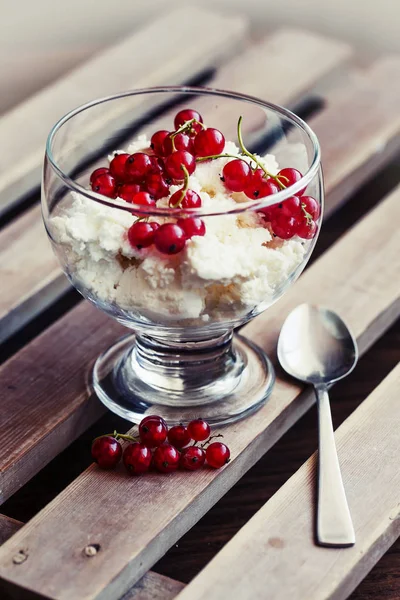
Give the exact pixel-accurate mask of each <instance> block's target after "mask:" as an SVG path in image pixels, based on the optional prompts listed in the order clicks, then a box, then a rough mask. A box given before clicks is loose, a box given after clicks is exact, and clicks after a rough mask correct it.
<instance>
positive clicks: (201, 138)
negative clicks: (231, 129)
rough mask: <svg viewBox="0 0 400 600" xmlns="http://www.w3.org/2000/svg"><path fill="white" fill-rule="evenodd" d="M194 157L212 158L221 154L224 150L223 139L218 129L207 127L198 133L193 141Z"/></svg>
mask: <svg viewBox="0 0 400 600" xmlns="http://www.w3.org/2000/svg"><path fill="white" fill-rule="evenodd" d="M193 146H194V153H195V155H196V156H212V155H215V154H221V152H222V151H223V149H224V148H225V138H224V136H223V134H222V133H221V132H220V131H219V130H218V129H213V128H212V127H209V128H208V129H203V130H202V131H200V132H199V133H198V134H197V136H196V137H195V139H194V145H193Z"/></svg>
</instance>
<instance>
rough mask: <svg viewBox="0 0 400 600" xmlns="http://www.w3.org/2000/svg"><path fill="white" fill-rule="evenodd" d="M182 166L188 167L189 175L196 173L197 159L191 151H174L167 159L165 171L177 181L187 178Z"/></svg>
mask: <svg viewBox="0 0 400 600" xmlns="http://www.w3.org/2000/svg"><path fill="white" fill-rule="evenodd" d="M182 166H183V167H185V168H186V170H187V172H188V173H189V175H191V174H192V173H194V170H195V168H196V161H195V158H194V156H193V154H190V152H187V151H186V150H177V151H176V152H172V154H170V155H169V156H167V158H166V159H165V172H166V173H167V175H169V177H171V178H172V179H175V180H177V181H182V179H185V173H184V170H183V169H182Z"/></svg>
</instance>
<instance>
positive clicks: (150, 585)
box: [0, 514, 185, 600]
mask: <svg viewBox="0 0 400 600" xmlns="http://www.w3.org/2000/svg"><path fill="white" fill-rule="evenodd" d="M22 526H23V523H21V521H16V520H15V519H11V518H10V517H7V516H6V515H2V514H0V545H1V544H4V542H5V541H6V540H8V539H9V538H10V537H11V536H12V535H14V533H16V532H17V531H18V529H21V527H22ZM184 586H185V584H184V583H181V582H180V581H175V580H174V579H171V578H170V577H165V576H164V575H159V574H158V573H154V571H149V572H148V573H146V575H144V576H143V577H142V579H140V581H138V582H137V583H136V584H135V585H134V586H133V587H132V588H131V589H130V590H128V591H127V592H126V594H124V595H123V597H122V598H120V600H173V599H174V598H175V597H176V596H177V595H178V594H179V592H180V591H181V590H182V589H183V588H184Z"/></svg>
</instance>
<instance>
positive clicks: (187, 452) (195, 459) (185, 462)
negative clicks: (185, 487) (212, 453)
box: [179, 446, 206, 471]
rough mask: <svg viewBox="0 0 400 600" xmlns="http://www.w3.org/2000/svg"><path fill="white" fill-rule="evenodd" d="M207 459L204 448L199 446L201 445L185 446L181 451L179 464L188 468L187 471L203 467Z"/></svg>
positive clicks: (183, 467)
mask: <svg viewBox="0 0 400 600" xmlns="http://www.w3.org/2000/svg"><path fill="white" fill-rule="evenodd" d="M205 460H206V453H205V451H204V450H203V448H199V446H190V448H185V449H184V450H183V452H182V453H181V458H180V461H179V465H180V467H181V468H182V469H186V470H187V471H197V469H201V467H202V466H203V465H204V461H205Z"/></svg>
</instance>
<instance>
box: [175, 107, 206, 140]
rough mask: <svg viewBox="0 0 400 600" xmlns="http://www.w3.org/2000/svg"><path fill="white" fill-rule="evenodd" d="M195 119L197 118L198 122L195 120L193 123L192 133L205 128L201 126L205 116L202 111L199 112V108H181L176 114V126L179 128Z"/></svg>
mask: <svg viewBox="0 0 400 600" xmlns="http://www.w3.org/2000/svg"><path fill="white" fill-rule="evenodd" d="M193 119H195V121H198V122H197V123H196V122H194V123H192V124H191V133H194V134H196V133H198V132H199V131H201V130H202V129H203V128H202V126H201V123H203V117H202V116H201V114H200V113H198V112H197V110H193V109H191V108H185V109H183V110H180V111H179V112H178V113H177V114H176V116H175V119H174V127H175V129H179V127H181V126H182V125H184V124H185V123H187V122H188V121H192V120H193Z"/></svg>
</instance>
